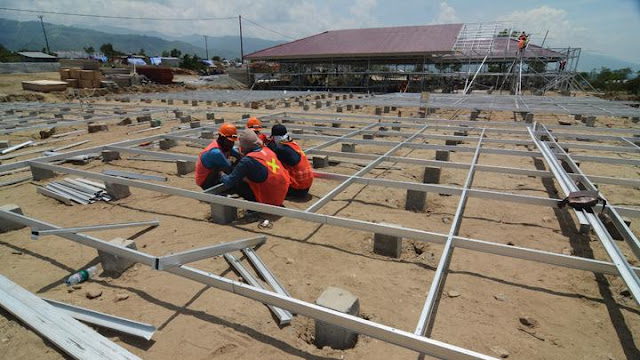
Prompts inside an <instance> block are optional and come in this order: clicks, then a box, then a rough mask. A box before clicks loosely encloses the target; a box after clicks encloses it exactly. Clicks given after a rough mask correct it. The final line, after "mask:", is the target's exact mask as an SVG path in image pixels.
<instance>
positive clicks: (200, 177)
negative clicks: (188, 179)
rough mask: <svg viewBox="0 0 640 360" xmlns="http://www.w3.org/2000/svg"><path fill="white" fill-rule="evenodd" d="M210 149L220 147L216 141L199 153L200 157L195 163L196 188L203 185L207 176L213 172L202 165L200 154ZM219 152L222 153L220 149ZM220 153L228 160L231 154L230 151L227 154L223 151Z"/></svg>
mask: <svg viewBox="0 0 640 360" xmlns="http://www.w3.org/2000/svg"><path fill="white" fill-rule="evenodd" d="M211 149H220V146H219V145H218V140H213V141H212V142H211V144H209V145H207V147H206V148H204V150H202V151H201V152H200V155H198V162H197V163H196V185H198V186H201V185H202V184H204V182H205V181H206V180H207V177H208V176H209V174H211V171H213V170H214V169H209V168H207V167H205V166H204V165H203V164H202V154H204V153H205V152H207V151H209V150H211ZM220 151H222V149H220ZM222 153H223V154H224V156H226V157H227V158H228V157H229V155H230V154H231V150H229V151H227V152H224V151H223V152H222ZM218 170H219V169H216V171H218Z"/></svg>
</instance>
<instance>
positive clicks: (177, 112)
mask: <svg viewBox="0 0 640 360" xmlns="http://www.w3.org/2000/svg"><path fill="white" fill-rule="evenodd" d="M173 114H174V115H175V116H176V119H180V118H181V117H183V116H184V113H183V112H182V111H177V110H176V111H174V112H173Z"/></svg>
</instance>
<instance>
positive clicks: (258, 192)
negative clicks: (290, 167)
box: [221, 129, 289, 206]
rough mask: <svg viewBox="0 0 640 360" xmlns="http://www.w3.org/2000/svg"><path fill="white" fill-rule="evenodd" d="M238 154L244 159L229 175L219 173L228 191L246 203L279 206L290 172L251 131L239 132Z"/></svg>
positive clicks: (285, 194)
mask: <svg viewBox="0 0 640 360" xmlns="http://www.w3.org/2000/svg"><path fill="white" fill-rule="evenodd" d="M240 152H241V153H242V154H243V155H244V156H243V157H242V159H240V161H238V163H237V164H236V166H235V167H234V168H233V171H232V172H231V174H229V175H226V174H221V180H222V183H223V184H224V185H225V187H226V188H227V189H228V192H230V193H236V194H238V195H240V196H242V197H243V198H244V199H245V200H249V201H257V202H260V203H263V204H269V205H274V206H282V203H283V201H284V198H285V197H286V196H287V190H288V189H289V173H288V172H287V170H286V169H285V168H284V167H283V166H282V163H280V161H279V160H278V157H277V156H276V154H274V153H273V151H271V150H269V148H266V147H263V146H262V141H260V139H258V136H257V135H256V133H255V132H253V131H252V130H251V129H245V130H244V131H242V133H240Z"/></svg>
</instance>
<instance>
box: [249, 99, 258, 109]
mask: <svg viewBox="0 0 640 360" xmlns="http://www.w3.org/2000/svg"><path fill="white" fill-rule="evenodd" d="M251 108H252V109H259V108H260V103H259V102H257V101H252V102H251Z"/></svg>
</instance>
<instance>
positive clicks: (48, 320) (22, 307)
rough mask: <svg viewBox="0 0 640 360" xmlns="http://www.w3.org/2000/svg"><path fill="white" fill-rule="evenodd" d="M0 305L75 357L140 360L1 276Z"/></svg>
mask: <svg viewBox="0 0 640 360" xmlns="http://www.w3.org/2000/svg"><path fill="white" fill-rule="evenodd" d="M0 306H2V307H3V308H5V309H6V310H7V311H8V312H10V313H11V314H13V315H14V316H15V317H17V318H18V319H20V320H21V321H22V322H23V323H25V324H26V325H27V326H29V327H30V328H31V329H33V330H34V331H35V332H37V333H39V334H40V335H42V336H43V337H45V338H47V340H49V341H51V343H53V344H54V345H56V346H57V347H58V348H60V349H61V350H62V351H64V352H65V353H67V354H69V355H70V356H71V357H73V358H74V359H105V360H107V359H120V360H135V359H140V358H139V357H137V356H135V355H133V354H132V353H130V352H129V351H127V350H125V349H123V348H122V347H120V346H118V345H116V344H115V343H113V342H112V341H111V340H109V339H107V338H105V337H103V336H102V335H100V334H98V333H97V332H95V331H94V330H93V329H91V328H90V327H88V326H86V325H84V324H82V323H80V322H79V321H77V320H75V319H73V318H72V317H70V316H68V315H66V314H64V313H63V312H62V311H60V310H57V309H56V308H54V307H53V306H51V305H49V304H47V303H46V302H45V301H44V300H42V299H40V298H39V297H37V296H35V295H33V294H32V293H30V292H29V291H27V290H26V289H24V288H22V287H20V286H18V285H17V284H15V283H14V282H12V281H11V280H9V279H7V278H6V277H4V276H2V275H0Z"/></svg>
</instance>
